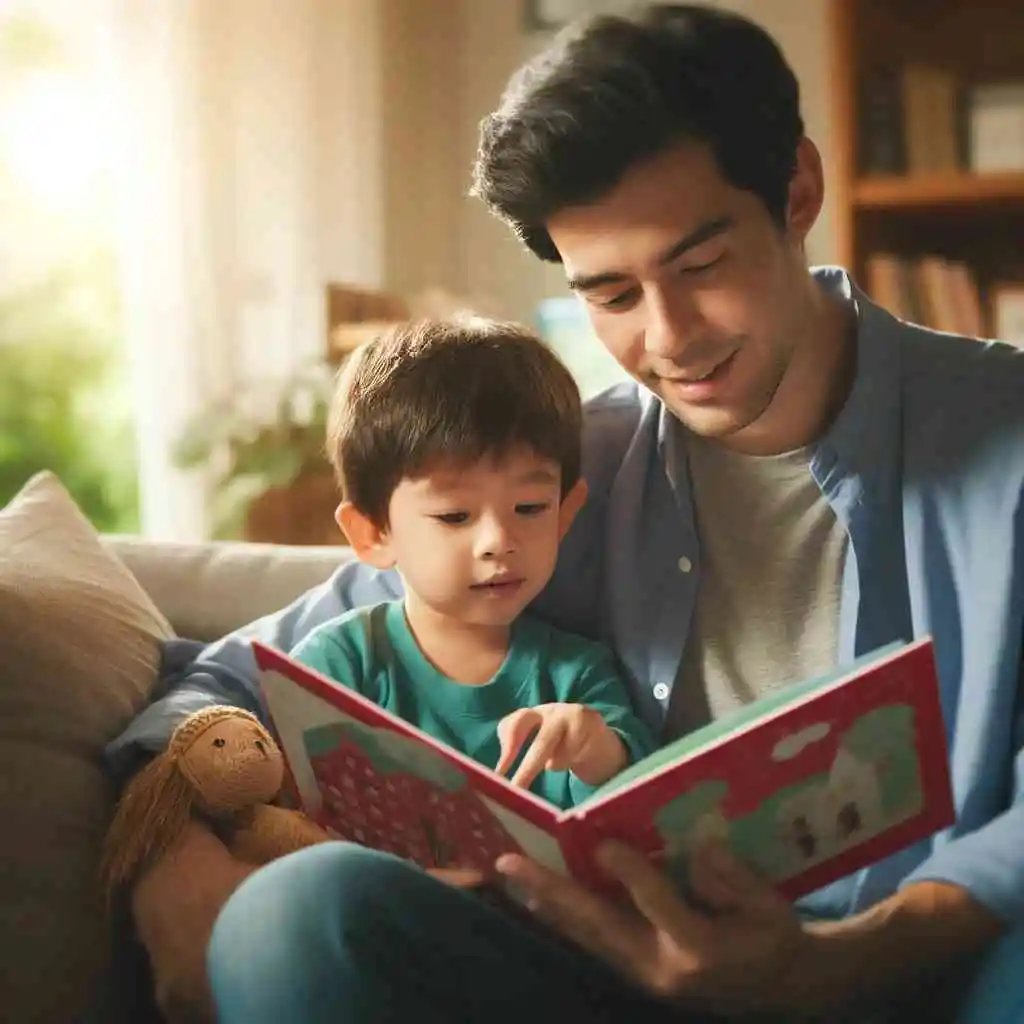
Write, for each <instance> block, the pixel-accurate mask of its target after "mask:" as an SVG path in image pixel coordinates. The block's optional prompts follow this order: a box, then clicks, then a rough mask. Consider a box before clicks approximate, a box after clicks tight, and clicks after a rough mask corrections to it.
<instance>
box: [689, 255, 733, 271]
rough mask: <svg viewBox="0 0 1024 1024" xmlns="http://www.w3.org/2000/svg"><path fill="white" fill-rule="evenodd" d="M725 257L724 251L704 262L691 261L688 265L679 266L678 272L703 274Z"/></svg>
mask: <svg viewBox="0 0 1024 1024" xmlns="http://www.w3.org/2000/svg"><path fill="white" fill-rule="evenodd" d="M723 259H725V253H722V254H721V255H720V256H716V257H715V258H714V259H713V260H708V261H707V262H706V263H691V264H689V265H688V266H685V267H680V268H679V273H681V274H703V273H706V272H707V271H708V270H711V268H712V267H717V266H718V264H719V263H721V262H722V260H723Z"/></svg>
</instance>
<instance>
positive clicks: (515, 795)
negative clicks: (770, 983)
mask: <svg viewBox="0 0 1024 1024" xmlns="http://www.w3.org/2000/svg"><path fill="white" fill-rule="evenodd" d="M253 647H254V650H255V656H256V660H257V663H258V664H259V667H260V670H261V685H262V690H263V694H264V698H265V700H266V703H267V707H268V710H269V713H270V716H271V719H272V722H273V726H274V729H275V731H276V733H277V737H278V739H279V741H280V744H281V748H282V750H283V752H284V755H285V760H286V762H287V767H288V773H287V774H288V788H289V792H290V794H291V797H292V799H293V800H294V801H295V802H296V803H297V805H298V806H301V807H302V809H303V810H305V811H306V813H307V814H309V815H310V816H311V817H312V818H314V819H315V820H317V821H319V822H320V823H321V824H322V825H323V826H324V827H325V828H326V829H327V830H328V831H329V832H330V833H331V834H333V835H335V836H337V837H339V838H343V839H348V840H351V841H353V842H357V843H360V844H362V845H365V846H371V847H375V848H377V849H380V850H386V851H390V852H392V853H395V854H397V855H399V856H401V857H404V858H408V859H410V860H413V861H416V862H417V863H419V864H420V865H422V866H424V867H472V868H478V869H480V870H482V871H484V872H488V871H490V870H491V869H492V867H493V864H494V862H495V860H496V859H497V858H498V856H499V855H501V854H502V853H506V852H522V853H525V854H526V855H528V856H530V857H532V858H533V859H535V860H537V861H539V862H540V863H542V864H544V865H546V866H547V867H549V868H551V869H553V870H555V871H559V872H564V873H568V874H571V875H572V876H574V877H576V878H577V879H578V880H579V881H580V882H582V883H583V884H585V885H588V886H590V887H592V888H596V889H602V888H604V887H606V886H608V885H610V884H612V883H610V881H609V880H608V878H607V877H606V876H604V875H603V873H602V872H601V870H600V868H599V867H598V866H597V865H596V863H595V862H594V860H593V858H592V852H593V850H594V847H595V845H596V844H598V843H599V842H600V841H601V840H603V839H607V838H615V839H620V840H623V841H625V842H627V843H629V844H631V845H632V846H633V847H635V848H637V849H640V850H642V851H644V852H645V853H646V854H647V855H649V856H650V857H651V858H652V860H654V861H656V862H658V863H659V864H661V865H662V867H663V868H664V869H666V870H667V871H668V872H669V873H670V874H674V875H676V876H677V877H678V878H679V880H680V881H681V882H683V881H685V873H686V858H687V855H688V853H689V851H690V850H691V849H692V846H693V844H694V843H695V842H697V841H699V840H701V839H702V838H703V837H707V836H714V837H717V838H719V839H721V840H723V841H725V842H726V843H727V844H728V845H729V847H730V848H731V849H732V851H733V852H734V853H735V854H736V855H737V856H738V857H739V858H741V859H742V860H745V861H746V862H748V863H749V864H751V865H752V866H754V867H755V868H756V869H758V870H759V871H760V872H761V873H762V874H763V875H764V876H766V877H767V878H768V879H770V880H771V881H772V882H773V883H774V884H775V885H776V886H777V887H778V889H779V890H780V891H781V892H782V893H783V894H784V895H786V896H787V897H789V898H790V899H796V898H798V897H799V896H802V895H804V894H805V893H807V892H810V891H811V890H813V889H816V888H818V887H820V886H823V885H826V884H828V883H829V882H832V881H834V880H836V879H837V878H840V877H842V876H844V875H846V874H848V873H850V872H853V871H856V870H859V869H860V868H862V867H865V866H867V865H869V864H871V863H874V862H875V861H877V860H880V859H882V858H884V857H886V856H889V855H890V854H893V853H896V852H897V851H899V850H901V849H902V848H904V847H906V846H909V845H911V844H913V843H915V842H918V841H920V840H922V839H925V838H927V837H929V836H931V835H932V834H933V833H935V832H936V831H938V830H940V829H942V828H945V827H946V826H948V825H950V824H951V823H952V821H953V803H952V796H951V787H950V779H949V771H948V760H947V751H946V741H945V730H944V727H943V720H942V713H941V708H940V705H939V693H938V681H937V677H936V669H935V661H934V655H933V648H932V642H931V640H930V639H922V640H918V641H915V642H912V643H896V644H892V645H889V646H887V647H885V648H882V649H880V650H878V651H876V652H874V653H873V654H870V655H866V656H865V657H863V658H861V659H859V660H858V661H856V662H855V663H853V664H852V665H850V666H849V667H848V668H846V669H845V670H842V671H840V672H837V673H835V674H832V675H829V676H826V677H823V678H820V679H814V680H811V681H808V682H804V683H799V684H794V685H791V686H787V687H784V688H782V689H780V690H779V691H778V692H777V693H773V694H771V695H769V696H767V697H765V698H763V699H762V700H759V701H757V702H755V703H753V704H750V705H748V706H747V707H744V708H742V709H741V710H739V711H737V712H735V713H734V714H732V715H729V716H727V717H724V718H721V719H719V720H717V721H715V722H713V723H712V724H710V725H708V726H706V727H705V728H703V729H699V730H697V731H696V732H693V733H691V734H689V735H687V736H684V737H683V738H681V739H678V740H676V741H675V742H672V743H668V744H667V745H666V746H664V747H663V748H661V749H660V750H658V751H657V752H656V753H654V754H652V755H651V756H649V757H647V758H645V759H644V760H642V761H639V762H637V763H636V764H634V765H632V766H631V767H629V768H627V769H626V770H625V771H623V772H622V773H621V774H619V775H618V776H616V777H615V778H614V779H612V780H611V781H610V782H608V783H606V784H605V785H604V786H602V787H600V788H598V789H597V790H596V792H594V793H593V794H592V795H591V796H589V797H588V798H587V799H586V800H584V801H583V802H582V803H580V804H578V805H577V806H576V807H575V808H573V809H571V810H567V811H562V810H560V809H558V808H556V807H553V806H552V805H550V804H548V803H547V802H545V801H544V800H542V799H541V798H540V797H537V796H535V795H534V794H532V793H531V792H529V791H528V790H525V789H523V788H520V787H516V786H513V785H512V784H511V783H510V782H509V781H508V780H507V779H506V778H504V777H503V776H500V775H498V774H497V773H495V772H494V771H492V770H490V768H488V767H485V766H484V765H481V764H478V763H477V762H475V761H473V760H471V759H470V758H468V757H466V756H464V755H462V754H460V753H458V752H457V751H455V750H452V749H451V748H449V747H448V746H446V745H445V744H443V743H440V742H438V741H437V740H435V739H433V738H431V737H430V736H428V735H427V734H426V733H424V732H422V731H421V730H419V729H417V728H415V727H414V726H412V725H410V724H409V723H407V722H405V721H403V720H401V719H399V718H397V717H395V716H394V715H392V714H390V713H389V712H387V711H385V710H383V709H382V708H379V707H377V706H376V705H375V704H373V703H372V702H371V701H369V700H367V699H366V698H364V697H362V696H360V695H359V694H357V693H355V692H354V691H352V690H349V689H347V688H346V687H345V686H343V685H340V684H338V683H336V682H333V681H331V680H330V679H327V678H326V677H324V676H322V675H320V674H319V673H317V672H314V671H312V670H310V669H308V668H306V667H305V666H302V665H300V664H298V663H296V662H294V661H292V660H291V659H290V658H288V657H287V656H286V655H284V654H282V653H280V652H279V651H276V650H274V649H272V648H270V647H267V646H265V645H263V644H261V643H259V642H258V641H254V643H253Z"/></svg>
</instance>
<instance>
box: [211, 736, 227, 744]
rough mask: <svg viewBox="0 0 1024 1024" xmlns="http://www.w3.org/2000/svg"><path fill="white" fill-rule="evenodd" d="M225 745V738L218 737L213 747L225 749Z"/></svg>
mask: <svg viewBox="0 0 1024 1024" xmlns="http://www.w3.org/2000/svg"><path fill="white" fill-rule="evenodd" d="M224 743H225V740H224V737H223V736H218V737H217V738H216V739H215V740H214V741H213V745H214V746H215V747H223V746H224Z"/></svg>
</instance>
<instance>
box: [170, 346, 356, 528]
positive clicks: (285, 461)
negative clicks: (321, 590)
mask: <svg viewBox="0 0 1024 1024" xmlns="http://www.w3.org/2000/svg"><path fill="white" fill-rule="evenodd" d="M331 377H332V374H331V370H330V367H328V366H326V365H324V364H322V363H316V364H314V365H312V366H307V367H302V368H300V369H299V370H298V371H297V372H296V373H294V374H293V375H292V376H290V377H289V378H287V379H286V380H284V381H281V380H276V381H265V382H254V383H252V384H250V385H249V386H248V387H247V388H245V389H244V390H243V391H242V392H236V393H234V394H232V395H230V396H228V397H226V398H224V399H222V400H221V401H219V402H217V403H215V404H214V405H213V406H211V407H210V408H209V409H207V410H205V411H204V412H203V413H202V414H201V415H200V416H198V417H197V418H196V419H195V420H194V421H193V422H192V423H190V424H189V426H188V428H187V429H186V430H185V432H184V433H183V435H182V436H181V438H180V439H179V441H178V443H177V445H176V446H175V451H174V461H175V463H176V465H177V466H178V467H179V468H182V469H208V470H209V471H210V472H211V473H212V478H213V479H212V497H211V501H212V508H211V513H212V518H213V532H214V536H215V537H218V538H230V537H242V538H243V539H245V540H250V541H259V542H265V543H276V544H336V543H342V542H343V540H342V537H341V535H340V533H339V531H338V528H337V526H336V525H335V523H334V509H335V506H336V505H337V503H338V500H339V495H338V490H337V485H336V484H335V481H334V477H333V474H332V472H331V467H330V464H329V462H328V461H327V457H326V451H325V448H324V438H325V434H326V429H327V414H328V408H329V403H330V395H331V383H332V380H331Z"/></svg>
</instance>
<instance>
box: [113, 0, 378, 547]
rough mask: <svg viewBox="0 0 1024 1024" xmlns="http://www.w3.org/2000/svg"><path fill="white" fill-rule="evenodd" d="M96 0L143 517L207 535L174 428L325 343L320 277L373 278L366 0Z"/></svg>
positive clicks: (176, 535) (374, 102)
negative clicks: (116, 158) (109, 105)
mask: <svg viewBox="0 0 1024 1024" xmlns="http://www.w3.org/2000/svg"><path fill="white" fill-rule="evenodd" d="M107 3H108V6H107V11H108V20H109V25H110V29H111V32H110V36H109V38H110V41H111V54H112V61H111V70H112V73H113V75H114V84H115V94H116V96H117V97H118V99H119V103H120V108H121V110H120V113H121V119H122V124H123V126H124V134H123V145H122V150H121V160H120V169H121V175H120V192H119V198H120V212H121V219H122V231H121V254H122V264H123V268H124V275H123V300H124V315H125V324H126V332H127V341H128V345H127V347H128V350H129V352H130V354H131V358H132V365H133V379H134V388H135V407H136V411H137V428H138V437H139V442H138V450H139V463H140V485H141V499H142V520H143V523H142V526H143V532H144V533H145V534H147V535H149V536H153V537H160V538H164V539H177V540H193V539H202V538H203V537H205V536H206V535H207V533H208V523H207V500H206V480H205V479H204V477H203V474H196V473H183V472H181V471H180V470H178V469H176V468H175V467H174V465H173V461H172V458H171V449H172V446H173V443H174V441H175V439H176V438H177V437H178V436H180V433H181V431H182V429H183V428H184V427H185V425H186V424H187V423H188V422H189V421H190V420H191V418H192V417H193V416H195V415H196V414H197V413H198V412H199V411H200V410H202V409H203V408H205V407H207V406H208V404H209V403H211V402H213V401H216V400H218V399H220V398H222V397H223V396H224V395H226V394H230V393H232V392H233V391H234V392H236V393H237V392H238V390H239V389H241V388H242V387H243V386H244V385H245V384H246V383H247V382H248V381H250V380H253V379H263V378H266V377H268V376H272V375H283V374H286V373H287V372H288V371H289V370H290V369H291V368H293V367H294V366H296V365H297V364H298V363H299V362H301V361H303V360H305V359H307V358H309V357H311V356H314V355H315V354H318V353H319V352H321V351H322V346H323V344H324V326H323V306H322V295H323V285H324V283H325V282H326V281H328V280H344V281H349V282H352V283H356V284H365V285H368V286H379V285H380V283H381V280H380V279H381V276H382V251H383V210H382V205H383V202H382V193H381V185H380V174H379V167H380V165H381V129H380V110H379V104H380V96H381V72H382V68H381V49H382V48H381V45H380V24H379V16H378V11H377V4H376V3H375V2H374V0H287V2H283V0H107Z"/></svg>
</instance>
